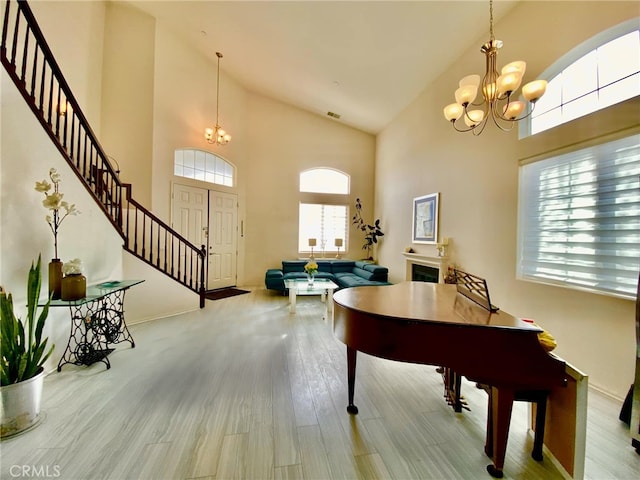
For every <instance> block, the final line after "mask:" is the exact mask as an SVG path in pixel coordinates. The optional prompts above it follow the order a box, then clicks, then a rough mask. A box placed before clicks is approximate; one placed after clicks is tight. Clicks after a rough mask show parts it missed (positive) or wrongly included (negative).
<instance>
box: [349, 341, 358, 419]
mask: <svg viewBox="0 0 640 480" xmlns="http://www.w3.org/2000/svg"><path fill="white" fill-rule="evenodd" d="M357 354H358V351H357V350H356V349H355V348H351V347H349V346H347V383H348V388H349V405H347V412H349V413H350V414H351V415H356V414H357V413H358V407H356V406H355V405H354V404H353V394H354V391H355V386H356V355H357Z"/></svg>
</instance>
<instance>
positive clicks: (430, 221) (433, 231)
mask: <svg viewBox="0 0 640 480" xmlns="http://www.w3.org/2000/svg"><path fill="white" fill-rule="evenodd" d="M439 199H440V193H430V194H429V195H423V196H421V197H416V198H414V199H413V223H412V241H413V243H432V244H435V243H437V242H438V210H439V208H438V203H439Z"/></svg>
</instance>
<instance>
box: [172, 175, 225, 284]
mask: <svg viewBox="0 0 640 480" xmlns="http://www.w3.org/2000/svg"><path fill="white" fill-rule="evenodd" d="M237 205H238V201H237V197H236V195H233V194H227V193H221V192H217V191H215V190H207V189H205V188H198V187H190V186H186V185H180V184H177V183H175V184H174V185H173V204H172V207H171V211H172V223H173V229H174V230H176V231H177V232H178V233H180V234H181V235H182V236H183V237H185V238H186V239H187V240H189V241H190V242H191V243H193V244H194V245H196V246H198V247H199V246H200V245H204V246H205V248H206V250H207V254H208V255H207V274H206V282H207V285H206V289H207V290H214V289H216V288H223V287H230V286H233V285H235V284H236V276H237V260H236V251H237V240H238V237H237V223H238V220H237V219H238V207H237Z"/></svg>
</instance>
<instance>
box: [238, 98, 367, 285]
mask: <svg viewBox="0 0 640 480" xmlns="http://www.w3.org/2000/svg"><path fill="white" fill-rule="evenodd" d="M247 141H248V144H249V146H250V147H249V163H248V165H247V168H246V169H245V175H246V176H247V191H246V197H247V215H246V219H247V221H246V227H245V231H246V268H245V272H246V283H248V284H250V285H260V284H262V285H264V273H265V271H266V270H267V268H280V267H281V265H282V264H281V261H282V260H284V259H292V258H298V257H299V256H300V255H299V253H298V211H299V202H300V194H299V192H298V190H299V183H300V182H299V175H300V172H301V171H303V170H306V169H309V168H313V167H328V168H334V169H337V170H340V171H342V172H345V173H347V174H348V175H349V176H350V177H351V195H350V201H349V206H350V207H352V205H353V204H354V203H355V199H356V197H360V198H361V200H362V202H363V204H364V206H365V208H367V209H368V212H369V213H371V215H373V175H374V166H373V159H374V152H375V140H374V137H373V136H372V135H369V134H366V133H362V132H360V131H358V130H355V129H352V128H348V127H345V126H343V125H340V124H339V123H336V122H334V121H332V120H330V119H325V118H322V117H319V116H317V115H313V114H310V113H307V112H303V111H301V110H298V109H295V108H292V107H290V106H288V105H285V104H283V103H279V102H276V101H273V100H271V99H268V98H265V97H263V96H259V95H250V97H249V122H248V138H247ZM305 201H319V202H320V201H323V199H322V197H321V196H318V197H313V198H311V199H309V198H306V199H305ZM351 214H353V209H352V208H351ZM350 235H352V236H353V237H355V238H353V239H352V241H350V243H349V251H348V252H347V253H346V255H345V256H348V257H351V258H356V257H357V258H361V257H362V252H361V251H360V246H361V243H362V242H361V239H360V237H359V235H358V234H357V233H356V232H355V230H354V229H350Z"/></svg>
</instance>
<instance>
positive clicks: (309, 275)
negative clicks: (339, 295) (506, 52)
mask: <svg viewBox="0 0 640 480" xmlns="http://www.w3.org/2000/svg"><path fill="white" fill-rule="evenodd" d="M314 279H315V275H313V274H312V273H307V282H308V283H309V286H310V287H313V280H314Z"/></svg>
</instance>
